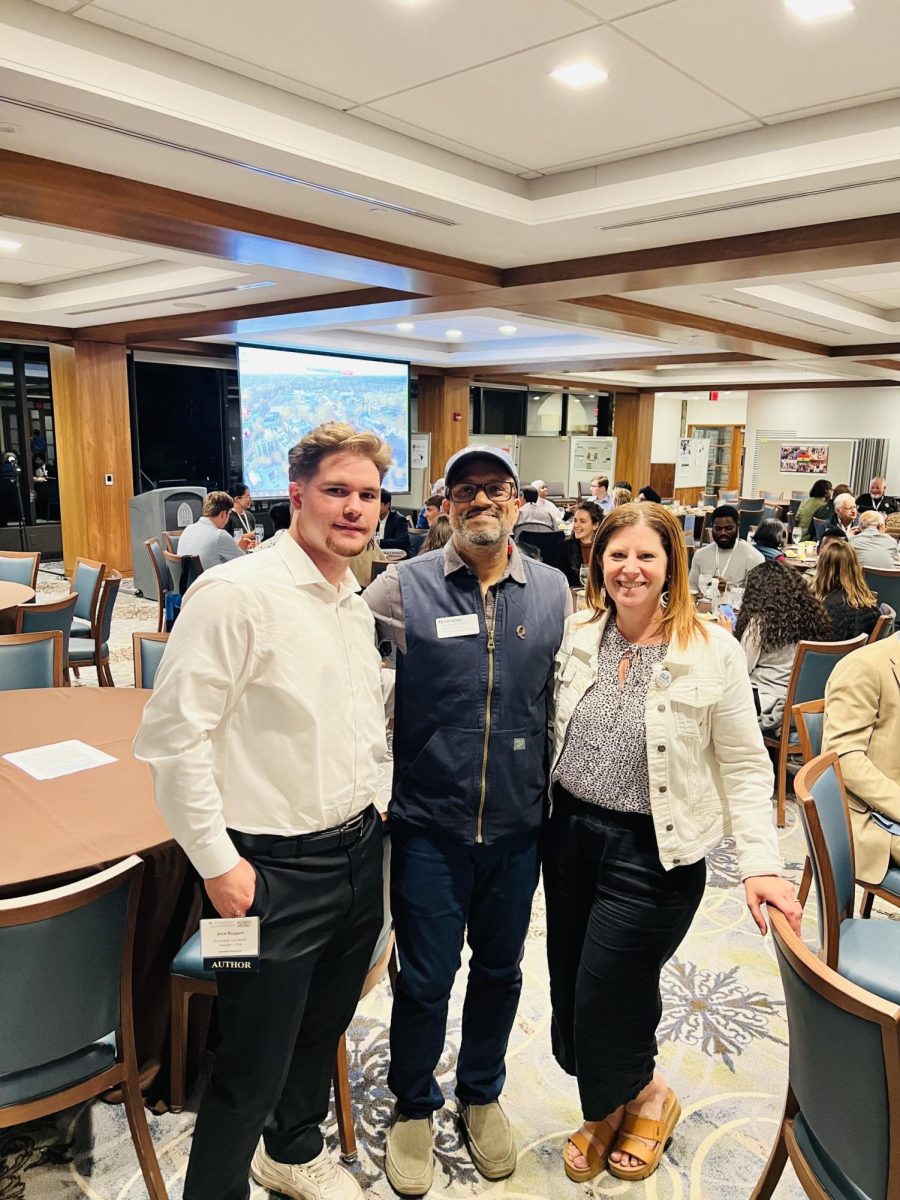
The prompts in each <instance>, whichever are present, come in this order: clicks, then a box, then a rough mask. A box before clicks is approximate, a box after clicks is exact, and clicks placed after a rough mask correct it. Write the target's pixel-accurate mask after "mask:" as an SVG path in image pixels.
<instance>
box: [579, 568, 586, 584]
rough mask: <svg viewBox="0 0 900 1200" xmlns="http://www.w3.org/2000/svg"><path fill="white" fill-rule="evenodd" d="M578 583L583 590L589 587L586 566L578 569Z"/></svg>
mask: <svg viewBox="0 0 900 1200" xmlns="http://www.w3.org/2000/svg"><path fill="white" fill-rule="evenodd" d="M578 581H579V583H580V584H581V586H582V587H583V588H586V587H587V581H588V569H587V567H586V566H581V567H579V568H578Z"/></svg>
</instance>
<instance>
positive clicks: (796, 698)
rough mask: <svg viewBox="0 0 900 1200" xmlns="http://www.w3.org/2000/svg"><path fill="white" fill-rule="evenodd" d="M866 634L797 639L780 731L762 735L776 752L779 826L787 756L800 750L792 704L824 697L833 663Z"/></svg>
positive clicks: (781, 822)
mask: <svg viewBox="0 0 900 1200" xmlns="http://www.w3.org/2000/svg"><path fill="white" fill-rule="evenodd" d="M865 643H866V635H865V634H864V633H861V634H859V636H858V637H855V638H850V639H849V640H848V641H845V642H798V643H797V649H796V650H795V652H794V666H793V668H792V670H791V678H790V680H789V682H788V690H787V697H786V698H785V702H784V719H783V720H782V722H781V733H780V735H779V736H778V737H777V738H776V737H768V736H763V741H764V742H765V744H766V746H767V747H768V748H769V749H770V750H775V751H777V757H776V760H775V783H776V792H775V796H776V813H777V816H776V821H777V824H778V827H779V829H781V828H782V827H783V826H784V806H785V797H786V792H787V774H788V759H789V758H790V756H791V755H792V754H794V755H796V754H797V753H799V750H800V744H799V742H798V741H797V740H796V739H792V738H791V732H792V730H793V728H794V721H793V709H794V705H795V704H805V703H806V702H807V701H808V700H824V699H825V684H826V683H827V682H828V677H829V675H830V674H831V672H832V671H833V670H834V667H835V664H836V663H837V662H839V660H840V659H842V658H843V657H844V655H845V654H850V653H851V651H853V650H857V649H858V648H859V647H860V646H863V645H865Z"/></svg>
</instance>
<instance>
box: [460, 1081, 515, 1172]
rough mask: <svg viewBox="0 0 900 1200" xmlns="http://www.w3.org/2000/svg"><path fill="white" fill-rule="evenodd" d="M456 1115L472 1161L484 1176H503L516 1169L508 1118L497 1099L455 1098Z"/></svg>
mask: <svg viewBox="0 0 900 1200" xmlns="http://www.w3.org/2000/svg"><path fill="white" fill-rule="evenodd" d="M459 1119H460V1124H461V1126H462V1132H463V1137H464V1138H465V1139H466V1144H467V1146H468V1147H469V1154H470V1155H471V1156H472V1162H473V1163H474V1164H475V1166H476V1167H477V1168H478V1170H479V1172H480V1173H481V1174H482V1175H483V1176H484V1177H485V1179H505V1178H506V1177H507V1175H512V1173H513V1171H514V1170H515V1169H516V1159H517V1152H516V1146H515V1142H514V1141H513V1136H512V1130H511V1129H510V1127H509V1118H508V1117H507V1115H506V1113H505V1112H504V1111H503V1109H502V1108H501V1107H500V1101H499V1100H493V1101H492V1102H491V1103H490V1104H463V1103H462V1102H459Z"/></svg>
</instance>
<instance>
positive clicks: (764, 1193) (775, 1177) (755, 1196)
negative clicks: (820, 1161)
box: [749, 1086, 798, 1200]
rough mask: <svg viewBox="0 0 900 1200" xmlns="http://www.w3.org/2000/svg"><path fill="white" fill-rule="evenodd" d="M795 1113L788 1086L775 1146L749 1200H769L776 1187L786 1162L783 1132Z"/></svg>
mask: <svg viewBox="0 0 900 1200" xmlns="http://www.w3.org/2000/svg"><path fill="white" fill-rule="evenodd" d="M797 1111H798V1105H797V1100H796V1098H795V1097H794V1093H793V1092H792V1090H791V1088H790V1086H788V1094H787V1099H786V1100H785V1103H784V1114H783V1115H782V1118H781V1123H780V1124H779V1126H778V1135H777V1137H776V1138H775V1145H774V1146H773V1147H772V1152H771V1154H770V1155H769V1161H768V1162H767V1163H766V1166H765V1170H764V1171H763V1173H762V1175H760V1177H759V1182H758V1183H757V1185H756V1187H755V1188H754V1189H753V1192H752V1193H751V1195H750V1198H749V1200H769V1197H770V1196H771V1195H772V1193H773V1192H774V1191H775V1188H776V1187H777V1186H778V1181H779V1179H780V1178H781V1176H782V1174H783V1173H784V1168H785V1164H786V1163H787V1160H788V1149H787V1141H786V1140H785V1136H784V1135H785V1130H786V1129H787V1125H788V1122H789V1121H790V1120H792V1119H793V1118H794V1117H795V1116H796V1115H797Z"/></svg>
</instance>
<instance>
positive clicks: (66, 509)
mask: <svg viewBox="0 0 900 1200" xmlns="http://www.w3.org/2000/svg"><path fill="white" fill-rule="evenodd" d="M50 373H51V381H52V384H53V419H54V423H55V426H56V461H57V469H58V471H59V503H60V521H61V524H62V539H63V560H64V565H65V570H66V573H67V574H71V572H72V570H73V569H74V565H75V559H76V558H78V557H81V558H93V559H99V560H100V561H101V562H105V563H106V565H107V566H108V567H109V568H110V570H117V571H121V572H122V573H123V574H124V575H130V574H131V571H132V565H131V532H130V528H129V523H128V501H129V500H130V499H131V496H132V495H133V488H132V474H131V420H130V415H129V410H128V372H127V366H126V350H125V347H124V346H120V345H108V344H106V343H105V342H73V343H71V344H70V345H54V346H51V347H50ZM107 476H111V477H112V483H111V484H109V483H107V482H106V478H107Z"/></svg>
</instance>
